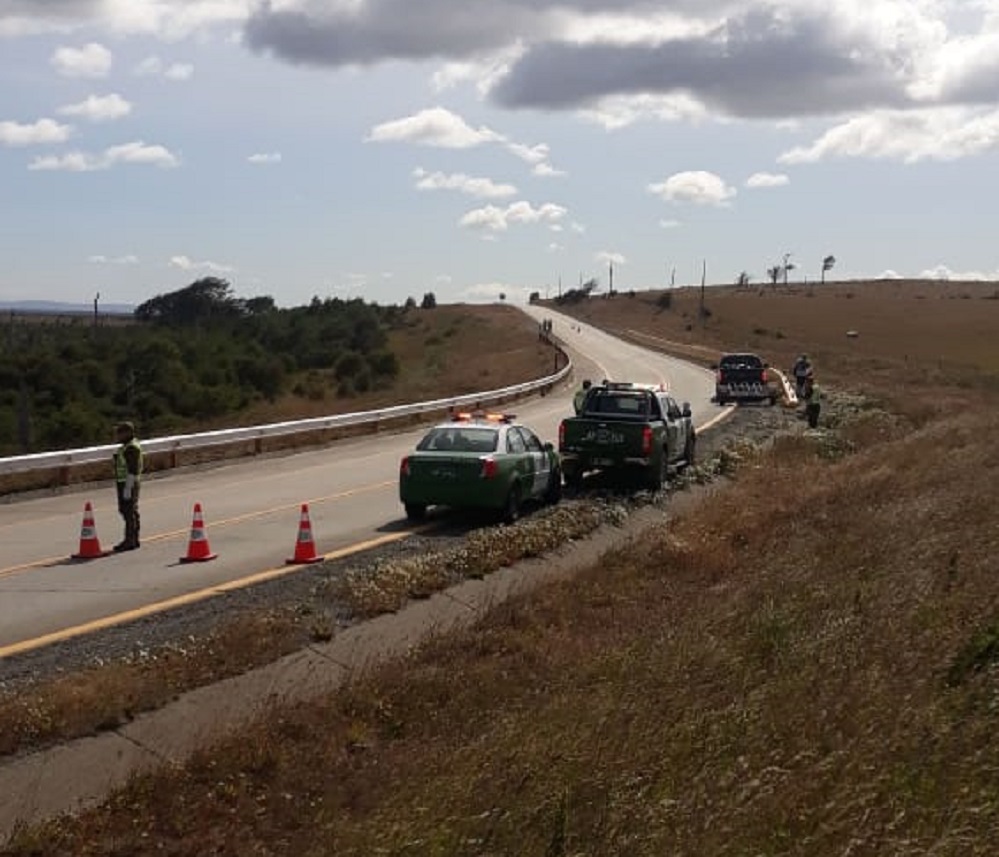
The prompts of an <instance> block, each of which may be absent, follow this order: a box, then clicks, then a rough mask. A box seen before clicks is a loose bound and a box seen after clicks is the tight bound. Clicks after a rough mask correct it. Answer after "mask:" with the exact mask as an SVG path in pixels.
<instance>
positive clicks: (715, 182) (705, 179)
mask: <svg viewBox="0 0 999 857" xmlns="http://www.w3.org/2000/svg"><path fill="white" fill-rule="evenodd" d="M648 190H649V192H650V193H654V194H655V195H656V196H658V197H660V198H661V199H663V200H666V201H667V202H692V203H695V204H697V205H728V203H729V200H731V199H732V197H734V196H735V195H736V190H735V188H733V187H729V186H728V185H726V184H725V182H724V181H723V180H722V178H721V177H720V176H717V175H715V174H714V173H709V172H706V171H704V170H690V171H687V172H682V173H674V174H673V175H671V176H670V177H669V178H668V179H666V181H664V182H660V183H658V184H650V185H649V186H648Z"/></svg>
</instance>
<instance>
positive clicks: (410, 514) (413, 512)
mask: <svg viewBox="0 0 999 857" xmlns="http://www.w3.org/2000/svg"><path fill="white" fill-rule="evenodd" d="M406 517H407V518H409V520H411V521H422V520H423V519H424V518H425V517H427V507H426V506H424V505H422V504H421V503H407V504H406Z"/></svg>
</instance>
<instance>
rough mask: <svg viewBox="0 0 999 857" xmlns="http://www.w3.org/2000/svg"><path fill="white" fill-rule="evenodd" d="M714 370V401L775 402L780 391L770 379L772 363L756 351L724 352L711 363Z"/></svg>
mask: <svg viewBox="0 0 999 857" xmlns="http://www.w3.org/2000/svg"><path fill="white" fill-rule="evenodd" d="M712 368H713V369H714V370H715V372H716V375H715V401H716V402H717V403H718V404H719V405H726V404H728V403H729V402H769V403H770V404H771V405H776V404H777V401H778V400H779V399H780V391H779V389H778V385H777V382H776V379H771V377H770V375H771V373H770V372H769V371H768V370H769V368H770V367H769V366H768V365H767V364H766V363H764V362H763V359H762V358H761V357H759V356H758V355H756V354H744V353H743V354H723V355H722V356H721V359H720V360H719V361H718V363H717V364H715V365H714V366H713V367H712Z"/></svg>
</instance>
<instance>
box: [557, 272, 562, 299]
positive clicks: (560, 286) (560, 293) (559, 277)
mask: <svg viewBox="0 0 999 857" xmlns="http://www.w3.org/2000/svg"><path fill="white" fill-rule="evenodd" d="M558 296H559V297H562V275H561V274H559V275H558Z"/></svg>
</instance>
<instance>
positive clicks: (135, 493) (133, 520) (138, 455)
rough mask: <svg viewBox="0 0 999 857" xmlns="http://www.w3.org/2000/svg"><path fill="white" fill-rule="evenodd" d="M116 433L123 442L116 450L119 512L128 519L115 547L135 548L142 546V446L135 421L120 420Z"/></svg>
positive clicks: (115, 464)
mask: <svg viewBox="0 0 999 857" xmlns="http://www.w3.org/2000/svg"><path fill="white" fill-rule="evenodd" d="M115 435H116V436H117V438H118V443H120V444H121V446H119V447H118V449H117V450H116V451H115V454H114V481H115V487H116V489H117V491H118V513H119V514H120V515H121V516H122V518H123V519H124V521H125V538H124V539H123V540H122V541H120V542H119V543H118V544H116V545H115V546H114V549H115V551H118V552H121V551H133V550H135V549H136V548H137V547H138V546H139V483H140V481H141V480H142V447H141V446H139V442H138V441H137V440H136V439H135V426H134V425H133V424H132V423H129V422H124V423H118V425H116V426H115Z"/></svg>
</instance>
